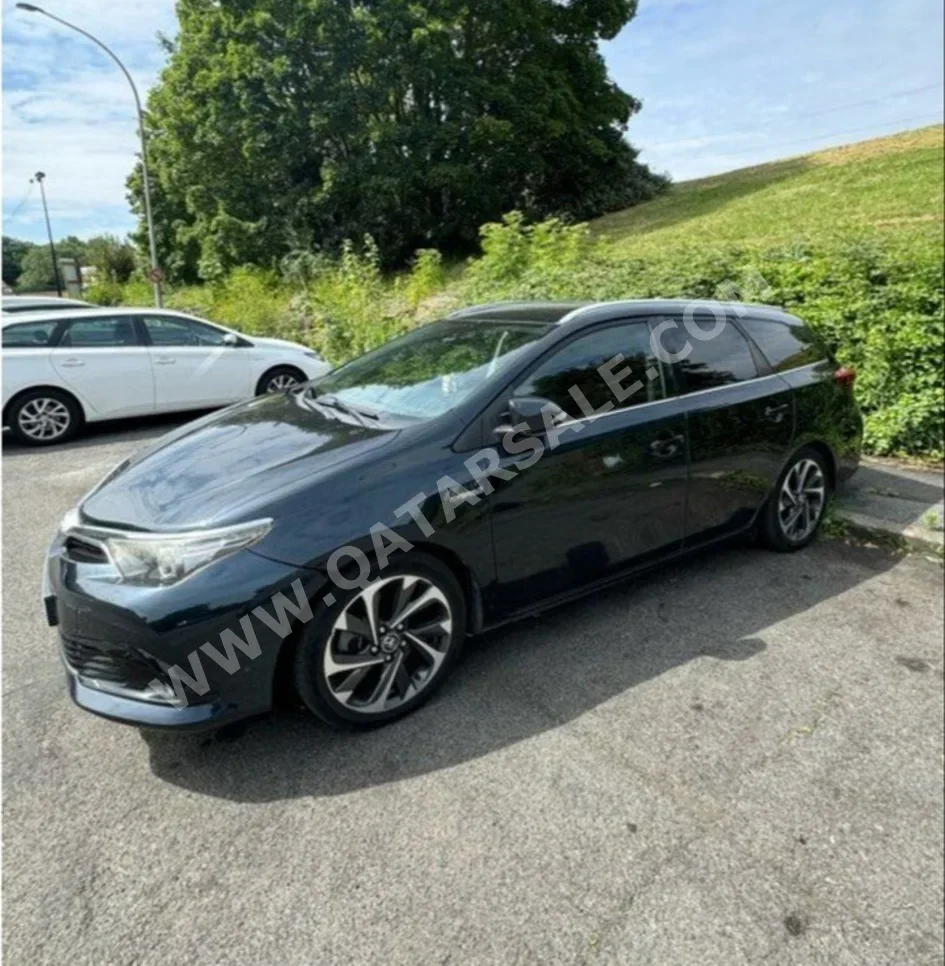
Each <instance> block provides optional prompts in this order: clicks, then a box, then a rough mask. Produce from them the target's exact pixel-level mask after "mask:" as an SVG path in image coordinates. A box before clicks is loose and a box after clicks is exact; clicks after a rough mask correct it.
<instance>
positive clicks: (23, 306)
mask: <svg viewBox="0 0 945 966" xmlns="http://www.w3.org/2000/svg"><path fill="white" fill-rule="evenodd" d="M94 308H95V306H94V305H91V304H90V303H88V302H80V301H79V300H78V299H61V298H52V297H50V296H45V295H4V296H3V302H2V309H3V314H4V315H14V314H18V313H20V312H67V311H69V310H70V309H94Z"/></svg>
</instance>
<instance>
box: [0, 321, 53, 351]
mask: <svg viewBox="0 0 945 966" xmlns="http://www.w3.org/2000/svg"><path fill="white" fill-rule="evenodd" d="M58 324H59V323H58V322H21V323H20V324H19V325H8V326H7V327H6V328H5V329H4V330H3V348H4V349H36V348H41V347H42V346H45V345H49V340H50V339H51V338H52V334H53V332H55V331H56V326H57V325H58Z"/></svg>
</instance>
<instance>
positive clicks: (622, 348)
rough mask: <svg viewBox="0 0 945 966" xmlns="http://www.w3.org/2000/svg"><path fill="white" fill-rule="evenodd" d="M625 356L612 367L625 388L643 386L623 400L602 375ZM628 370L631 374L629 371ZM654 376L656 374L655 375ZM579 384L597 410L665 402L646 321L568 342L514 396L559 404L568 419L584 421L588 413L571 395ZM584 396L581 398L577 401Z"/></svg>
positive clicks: (610, 328)
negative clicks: (604, 368) (617, 358)
mask: <svg viewBox="0 0 945 966" xmlns="http://www.w3.org/2000/svg"><path fill="white" fill-rule="evenodd" d="M617 355H621V356H623V361H622V362H615V363H614V364H612V365H610V366H609V367H608V368H609V369H610V371H611V372H612V373H613V375H614V377H615V378H616V379H617V381H618V382H619V383H620V385H621V386H622V387H623V389H624V390H628V389H630V388H631V387H632V386H633V385H634V383H636V382H639V383H640V384H641V385H640V387H639V388H638V389H637V390H636V391H635V392H633V393H632V394H631V395H630V396H629V397H628V398H626V399H624V400H622V401H621V400H619V399H618V398H617V397H616V396H615V394H614V390H613V389H612V388H611V387H610V386H609V385H608V383H607V381H606V380H605V379H604V377H603V376H602V375H601V373H600V372H599V369H600V367H601V366H603V365H605V364H606V363H608V362H611V360H613V359H614V357H615V356H617ZM625 370H629V372H625ZM651 374H652V375H651ZM572 386H576V387H577V388H578V389H579V390H580V391H581V392H582V393H583V394H584V396H585V398H586V399H587V401H588V402H589V403H590V404H591V406H592V407H593V408H594V409H600V407H601V406H603V405H604V404H605V403H607V402H611V403H613V404H614V406H615V407H616V408H618V409H625V408H626V407H627V406H635V405H637V404H638V403H641V402H651V401H653V400H654V399H659V398H661V395H662V389H661V385H660V379H659V367H658V363H657V362H656V359H655V357H654V356H653V354H652V349H651V347H650V333H649V329H648V328H647V325H646V323H645V322H635V323H631V324H628V325H616V326H611V327H609V328H606V329H601V330H600V331H598V332H593V333H589V334H588V335H583V336H581V337H580V338H577V339H575V340H574V341H573V342H569V343H568V344H567V345H566V346H564V347H563V348H562V349H560V350H559V351H558V352H556V353H555V354H554V355H553V356H552V357H551V358H550V359H548V360H546V361H545V362H543V363H541V365H539V366H538V368H537V369H535V371H534V372H533V373H532V374H531V375H530V376H529V377H528V379H527V380H526V381H525V382H523V383H522V384H521V385H520V386H518V388H517V389H516V390H515V392H514V394H513V395H516V396H538V397H540V398H542V399H549V400H551V402H553V403H555V404H556V405H558V406H560V407H561V408H562V409H563V410H564V411H565V412H566V413H567V414H568V415H569V416H572V417H573V418H575V419H580V418H581V417H582V416H584V412H583V411H582V409H581V406H580V405H579V403H578V400H577V399H575V397H574V395H572V394H571V391H570V390H571V387H572ZM578 398H580V397H578Z"/></svg>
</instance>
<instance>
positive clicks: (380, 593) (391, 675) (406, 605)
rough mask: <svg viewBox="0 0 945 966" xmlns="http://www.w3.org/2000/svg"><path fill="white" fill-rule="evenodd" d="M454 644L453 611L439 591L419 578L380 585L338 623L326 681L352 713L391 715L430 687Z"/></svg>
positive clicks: (374, 585)
mask: <svg viewBox="0 0 945 966" xmlns="http://www.w3.org/2000/svg"><path fill="white" fill-rule="evenodd" d="M452 640H453V614H452V609H451V607H450V603H449V600H448V598H447V596H446V594H444V593H443V591H442V590H440V588H439V587H437V586H436V584H434V583H433V582H432V581H430V580H428V579H427V578H426V577H419V576H416V575H414V574H397V575H396V576H394V577H387V578H385V579H383V580H382V579H380V578H378V579H377V580H375V581H373V582H372V583H370V584H369V585H368V586H367V587H365V588H364V589H363V590H361V592H360V593H359V594H357V596H355V597H354V598H352V599H351V600H350V601H349V602H348V604H347V605H346V606H345V608H344V610H342V612H341V613H340V614H339V615H338V617H337V618H336V619H335V622H334V624H333V625H332V629H331V633H330V635H329V639H328V643H327V645H326V647H325V651H324V657H323V659H322V669H323V671H324V675H325V681H326V682H327V684H328V688H329V690H330V692H331V694H332V696H333V697H334V698H335V700H336V701H338V702H339V703H340V704H342V705H343V706H344V707H345V708H346V709H348V710H350V711H354V712H358V713H361V714H378V713H380V712H384V711H391V710H393V709H395V708H398V707H400V706H401V705H402V704H404V703H405V702H407V701H409V700H411V699H412V698H414V697H415V696H416V695H418V694H420V693H421V692H422V691H424V690H425V689H426V688H427V687H429V685H430V684H431V682H432V681H433V679H434V678H435V677H436V675H437V672H438V671H439V669H440V667H441V665H442V664H443V661H444V660H445V659H446V656H447V653H448V651H449V648H450V645H451V643H452Z"/></svg>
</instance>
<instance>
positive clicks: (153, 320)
mask: <svg viewBox="0 0 945 966" xmlns="http://www.w3.org/2000/svg"><path fill="white" fill-rule="evenodd" d="M144 324H145V327H146V328H147V330H148V335H149V336H150V337H151V342H152V344H154V345H158V346H172V345H197V346H200V345H223V339H224V338H225V337H226V332H224V331H223V330H222V329H217V328H214V327H213V326H212V325H203V324H202V323H200V322H191V321H190V320H189V319H174V318H170V317H169V316H154V315H152V316H145V317H144Z"/></svg>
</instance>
